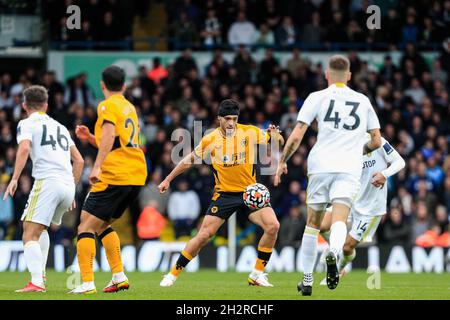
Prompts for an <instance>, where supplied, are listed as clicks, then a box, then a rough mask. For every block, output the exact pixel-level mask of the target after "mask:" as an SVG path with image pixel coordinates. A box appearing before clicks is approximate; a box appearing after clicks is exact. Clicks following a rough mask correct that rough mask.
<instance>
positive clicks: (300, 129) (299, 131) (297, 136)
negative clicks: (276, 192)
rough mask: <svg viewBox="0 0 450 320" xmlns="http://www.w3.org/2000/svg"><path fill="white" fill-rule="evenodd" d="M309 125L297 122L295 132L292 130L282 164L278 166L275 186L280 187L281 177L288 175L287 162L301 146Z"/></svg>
mask: <svg viewBox="0 0 450 320" xmlns="http://www.w3.org/2000/svg"><path fill="white" fill-rule="evenodd" d="M307 129H308V125H307V124H306V123H304V122H301V121H299V122H297V125H296V126H295V128H294V130H292V133H291V135H290V136H289V138H288V140H287V142H286V145H285V146H284V150H283V154H282V155H281V159H280V163H279V164H278V169H277V173H276V174H275V180H274V185H275V186H278V184H279V183H280V182H281V175H283V174H285V173H287V164H286V163H287V161H288V160H289V158H290V157H291V156H292V155H293V154H294V152H295V151H296V150H297V149H298V147H299V146H300V143H301V142H302V139H303V136H304V135H305V132H306V130H307Z"/></svg>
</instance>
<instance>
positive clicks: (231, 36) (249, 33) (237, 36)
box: [228, 11, 257, 47]
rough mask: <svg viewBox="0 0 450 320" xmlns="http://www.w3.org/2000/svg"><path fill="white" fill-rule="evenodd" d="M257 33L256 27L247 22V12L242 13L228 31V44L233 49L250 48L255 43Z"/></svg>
mask: <svg viewBox="0 0 450 320" xmlns="http://www.w3.org/2000/svg"><path fill="white" fill-rule="evenodd" d="M256 32H257V31H256V28H255V25H254V24H253V23H252V22H250V21H248V20H247V18H246V15H245V12H242V11H240V12H239V14H238V17H237V20H236V21H235V22H234V23H233V24H232V25H231V27H230V29H229V30H228V44H230V45H231V46H233V47H236V46H239V45H246V46H250V45H252V44H253V43H254V42H255V39H256Z"/></svg>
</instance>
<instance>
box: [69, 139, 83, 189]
mask: <svg viewBox="0 0 450 320" xmlns="http://www.w3.org/2000/svg"><path fill="white" fill-rule="evenodd" d="M70 157H71V158H72V173H73V178H74V180H75V184H78V182H79V181H80V177H81V173H82V172H83V167H84V160H83V157H82V156H81V154H80V152H79V151H78V149H77V147H76V146H71V147H70Z"/></svg>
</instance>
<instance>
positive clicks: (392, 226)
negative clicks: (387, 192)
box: [382, 208, 411, 246]
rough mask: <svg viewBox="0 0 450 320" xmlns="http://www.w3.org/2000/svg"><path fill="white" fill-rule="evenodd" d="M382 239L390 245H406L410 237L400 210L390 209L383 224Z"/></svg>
mask: <svg viewBox="0 0 450 320" xmlns="http://www.w3.org/2000/svg"><path fill="white" fill-rule="evenodd" d="M382 230H383V239H384V240H385V241H387V242H388V243H389V244H392V245H401V246H405V245H408V243H409V239H410V232H411V230H410V227H409V225H408V223H406V222H405V221H404V218H403V214H402V212H401V211H400V210H399V209H397V208H393V209H391V211H390V213H389V215H388V220H387V221H386V223H385V224H384V226H383V228H382Z"/></svg>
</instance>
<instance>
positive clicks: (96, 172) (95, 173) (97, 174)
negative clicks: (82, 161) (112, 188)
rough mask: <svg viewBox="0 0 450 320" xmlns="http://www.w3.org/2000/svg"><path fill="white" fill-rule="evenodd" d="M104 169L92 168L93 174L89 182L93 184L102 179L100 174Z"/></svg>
mask: <svg viewBox="0 0 450 320" xmlns="http://www.w3.org/2000/svg"><path fill="white" fill-rule="evenodd" d="M101 173H102V170H101V169H100V168H97V167H94V168H92V171H91V174H90V176H89V184H90V185H93V184H95V183H97V182H99V181H100V174H101Z"/></svg>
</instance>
